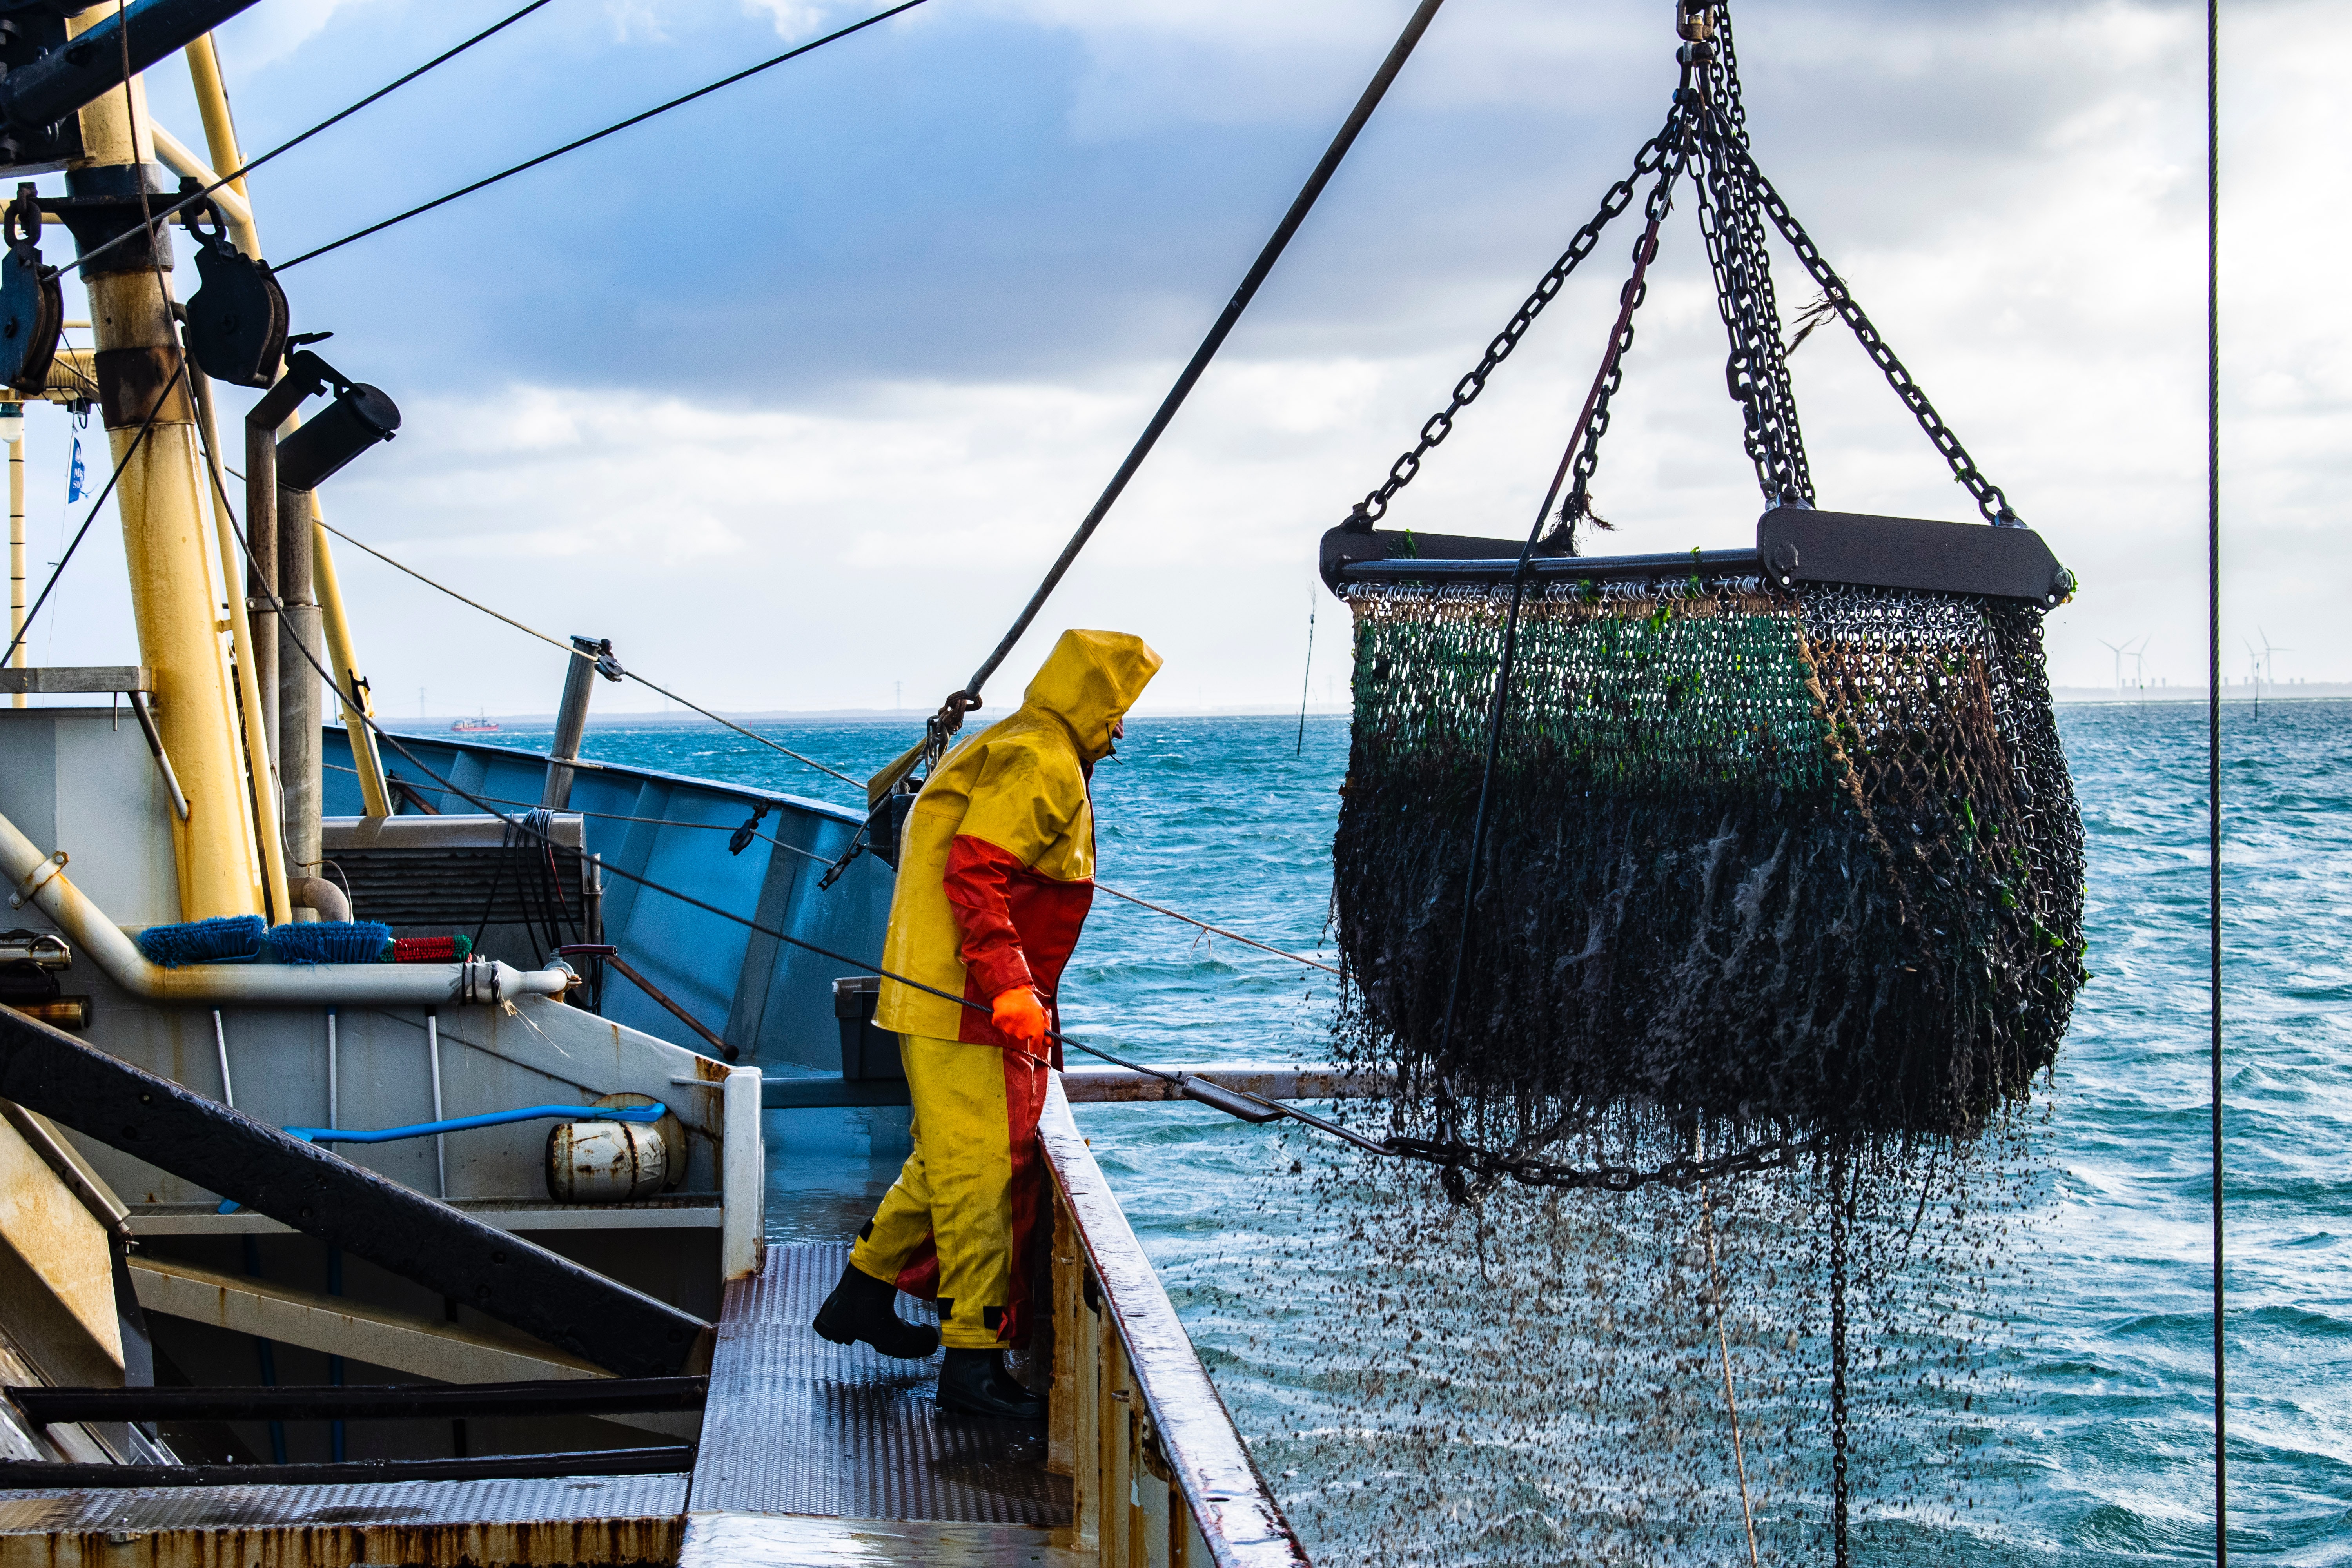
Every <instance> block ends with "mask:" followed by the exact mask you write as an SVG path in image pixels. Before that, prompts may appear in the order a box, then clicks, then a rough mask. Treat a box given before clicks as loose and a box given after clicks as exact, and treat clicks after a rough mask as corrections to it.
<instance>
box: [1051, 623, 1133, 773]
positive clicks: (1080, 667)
mask: <svg viewBox="0 0 2352 1568" xmlns="http://www.w3.org/2000/svg"><path fill="white" fill-rule="evenodd" d="M1160 663H1161V660H1160V656H1159V655H1158V654H1156V653H1154V652H1152V651H1151V646H1150V644H1149V643H1147V642H1145V641H1144V640H1143V639H1142V638H1141V637H1132V636H1130V635H1129V634H1128V633H1126V632H1082V631H1066V632H1064V633H1063V634H1062V637H1061V640H1060V641H1059V642H1056V643H1055V645H1054V651H1053V652H1051V653H1049V654H1047V655H1046V656H1045V664H1044V665H1042V666H1040V667H1039V668H1038V670H1037V677H1036V679H1034V680H1032V681H1031V682H1030V683H1029V689H1028V690H1026V691H1024V692H1023V693H1022V694H1021V705H1022V706H1023V707H1024V708H1034V709H1037V710H1041V711H1043V712H1046V713H1051V714H1052V715H1054V717H1055V718H1056V719H1059V720H1060V721H1062V722H1063V723H1065V724H1067V725H1068V726H1069V727H1070V732H1071V733H1072V734H1073V735H1075V736H1076V737H1077V742H1078V753H1079V754H1080V755H1081V756H1083V757H1085V758H1086V760H1087V761H1088V762H1090V763H1095V762H1100V761H1101V760H1102V759H1103V758H1105V757H1107V756H1108V755H1110V746H1111V736H1110V731H1111V726H1112V725H1113V724H1116V723H1117V722H1118V721H1119V720H1121V719H1123V718H1125V717H1126V716H1127V710H1129V708H1132V707H1134V706H1135V700H1136V699H1137V698H1139V697H1140V696H1142V695H1143V689H1144V688H1145V687H1147V686H1149V685H1150V684H1151V678H1152V676H1154V675H1155V674H1157V673H1158V672H1159V669H1160Z"/></svg>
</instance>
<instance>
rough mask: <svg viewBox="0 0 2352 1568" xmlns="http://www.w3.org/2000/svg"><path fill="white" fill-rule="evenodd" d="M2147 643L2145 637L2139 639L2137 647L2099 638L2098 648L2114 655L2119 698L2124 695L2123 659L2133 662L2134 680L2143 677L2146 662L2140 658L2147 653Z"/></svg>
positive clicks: (2147, 640)
mask: <svg viewBox="0 0 2352 1568" xmlns="http://www.w3.org/2000/svg"><path fill="white" fill-rule="evenodd" d="M2148 642H2149V639H2148V638H2147V637H2142V638H2140V639H2139V645H2138V646H2137V647H2134V646H2133V645H2132V644H2130V643H2127V642H2126V643H2111V642H2109V641H2107V639H2106V638H2105V637H2101V638H2100V639H2099V646H2100V647H2103V648H2105V649H2106V650H2107V651H2108V652H2110V653H2112V654H2114V655H2115V656H2116V696H2118V697H2121V696H2122V695H2123V694H2124V660H2125V659H2126V658H2128V659H2131V660H2132V661H2134V662H2133V668H2134V670H2135V672H2136V673H2135V675H2134V679H2138V677H2139V676H2140V675H2143V674H2145V673H2146V671H2147V664H2146V661H2145V660H2144V658H2142V656H2143V655H2144V654H2145V653H2146V652H2147V645H2148Z"/></svg>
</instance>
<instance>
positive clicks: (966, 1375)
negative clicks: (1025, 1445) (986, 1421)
mask: <svg viewBox="0 0 2352 1568" xmlns="http://www.w3.org/2000/svg"><path fill="white" fill-rule="evenodd" d="M939 1403H940V1409H941V1410H947V1411H952V1412H953V1413H955V1414H956V1415H990V1416H993V1417H995V1418H996V1419H997V1420H1000V1421H1043V1420H1044V1419H1045V1401H1044V1400H1043V1399H1041V1398H1039V1397H1038V1396H1037V1395H1035V1394H1032V1393H1030V1392H1029V1391H1028V1390H1027V1389H1025V1388H1024V1387H1022V1386H1021V1385H1020V1384H1018V1383H1015V1382H1014V1381H1013V1374H1012V1373H1008V1372H1006V1371H1005V1370H1004V1357H1003V1353H1002V1352H997V1351H960V1350H957V1349H955V1348H954V1347H953V1346H950V1347H949V1348H948V1355H947V1360H946V1361H944V1362H942V1363H940V1394H939Z"/></svg>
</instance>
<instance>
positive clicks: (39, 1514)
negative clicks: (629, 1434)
mask: <svg viewBox="0 0 2352 1568" xmlns="http://www.w3.org/2000/svg"><path fill="white" fill-rule="evenodd" d="M686 1496H687V1478H686V1477H684V1476H682V1475H669V1476H614V1477H593V1478H576V1477H575V1478H566V1479H557V1480H491V1481H414V1482H409V1483H407V1484H404V1485H392V1486H385V1485H359V1486H313V1487H202V1488H173V1489H163V1490H154V1491H108V1492H80V1493H76V1492H27V1493H19V1494H16V1495H14V1496H11V1497H7V1498H5V1499H0V1568H22V1565H30V1564H39V1565H40V1568H85V1565H87V1568H97V1565H99V1564H104V1565H106V1568H177V1565H179V1564H222V1563H236V1564H239V1565H241V1568H292V1565H294V1564H298V1563H302V1564H308V1563H408V1564H417V1565H420V1568H442V1565H445V1564H446V1565H455V1564H458V1563H473V1564H481V1565H485V1568H487V1565H489V1564H509V1563H511V1564H555V1563H666V1562H670V1561H673V1560H675V1557H676V1555H677V1550H678V1545H679V1542H680V1538H681V1535H682V1533H683V1531H682V1524H681V1519H680V1515H681V1514H682V1512H683V1510H684V1509H685V1507H686Z"/></svg>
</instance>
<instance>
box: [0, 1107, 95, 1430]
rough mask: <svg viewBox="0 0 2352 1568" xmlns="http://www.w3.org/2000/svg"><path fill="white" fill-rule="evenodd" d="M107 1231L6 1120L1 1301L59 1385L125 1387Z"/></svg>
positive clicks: (11, 1325)
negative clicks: (60, 1383)
mask: <svg viewBox="0 0 2352 1568" xmlns="http://www.w3.org/2000/svg"><path fill="white" fill-rule="evenodd" d="M113 1268H114V1262H113V1255H112V1253H111V1252H110V1250H109V1249H108V1245H107V1238H106V1232H105V1230H104V1229H103V1228H101V1227H100V1225H99V1223H98V1221H97V1220H96V1219H95V1218H93V1217H92V1216H91V1215H90V1212H89V1209H88V1208H87V1207H85V1206H84V1205H83V1204H82V1202H81V1200H80V1199H79V1198H78V1197H77V1196H75V1195H74V1193H73V1190H72V1189H71V1188H70V1187H68V1186H67V1185H66V1184H65V1183H64V1182H62V1181H60V1180H59V1179H58V1174H57V1173H56V1172H55V1171H53V1170H51V1169H50V1168H49V1166H48V1164H47V1162H46V1161H44V1160H43V1159H42V1158H41V1157H40V1155H39V1154H38V1153H37V1152H35V1151H34V1150H33V1147H32V1146H31V1145H30V1144H28V1143H26V1142H25V1140H24V1137H23V1136H22V1135H21V1134H20V1133H18V1131H16V1128H14V1127H13V1126H10V1125H9V1124H8V1123H7V1122H5V1121H0V1300H5V1301H6V1302H7V1304H8V1331H9V1332H10V1333H11V1334H13V1335H15V1336H16V1339H17V1340H19V1341H20V1342H24V1343H25V1346H26V1350H27V1351H28V1352H30V1353H31V1354H32V1356H33V1358H34V1360H35V1361H36V1362H37V1363H39V1364H40V1367H41V1370H42V1371H43V1372H44V1373H47V1375H48V1376H50V1377H52V1378H55V1379H57V1380H58V1381H61V1382H62V1381H68V1380H71V1381H78V1382H79V1381H88V1382H91V1383H95V1384H107V1383H120V1382H121V1380H122V1335H121V1325H120V1323H119V1322H118V1321H116V1318H115V1312H114V1273H113Z"/></svg>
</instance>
